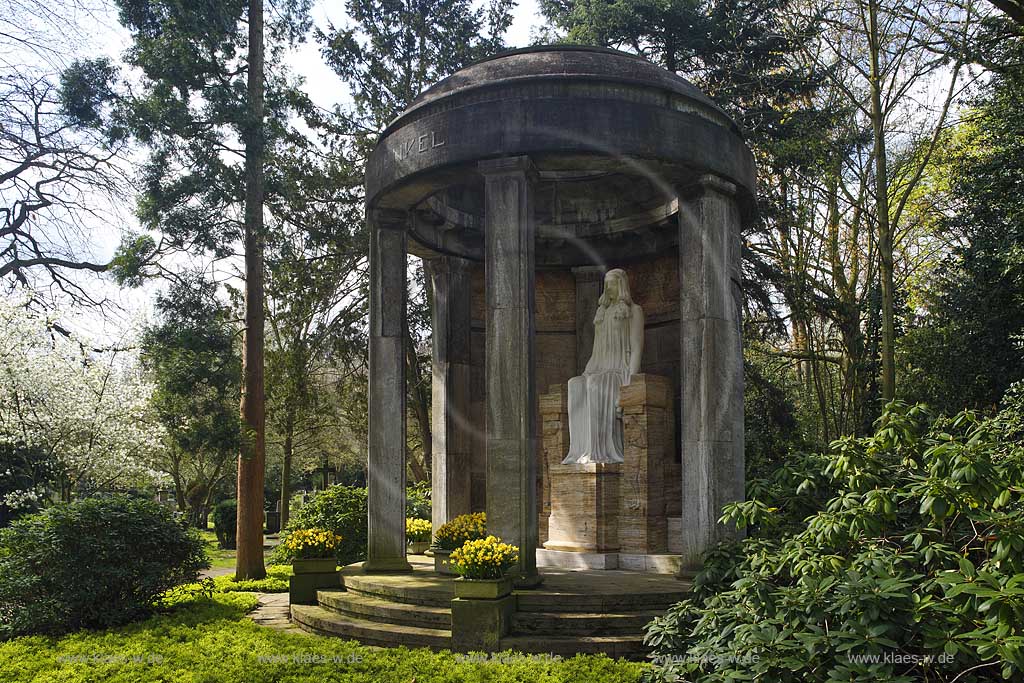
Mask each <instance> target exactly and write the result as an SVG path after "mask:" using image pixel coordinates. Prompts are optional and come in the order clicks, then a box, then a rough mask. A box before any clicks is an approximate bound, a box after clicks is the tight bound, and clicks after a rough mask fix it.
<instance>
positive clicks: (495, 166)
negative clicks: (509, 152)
mask: <svg viewBox="0 0 1024 683" xmlns="http://www.w3.org/2000/svg"><path fill="white" fill-rule="evenodd" d="M476 170H477V171H479V172H480V173H481V174H483V175H485V176H488V175H514V174H520V173H521V174H524V175H526V177H527V178H528V179H530V180H532V181H536V180H537V178H538V173H537V167H536V166H534V165H533V161H532V160H531V159H530V157H528V156H518V157H499V158H497V159H485V160H483V161H480V162H477V165H476Z"/></svg>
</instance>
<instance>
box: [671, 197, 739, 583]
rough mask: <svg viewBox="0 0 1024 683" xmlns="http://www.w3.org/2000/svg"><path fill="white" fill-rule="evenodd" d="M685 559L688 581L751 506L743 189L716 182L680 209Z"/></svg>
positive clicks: (682, 504)
mask: <svg viewBox="0 0 1024 683" xmlns="http://www.w3.org/2000/svg"><path fill="white" fill-rule="evenodd" d="M679 233H680V238H679V239H680V274H681V277H682V285H683V287H682V297H681V299H680V346H681V352H680V353H681V357H682V371H681V396H680V411H681V423H680V425H681V430H682V434H681V441H682V468H681V469H682V471H681V479H682V484H681V491H680V499H681V516H682V520H683V524H682V529H681V532H682V538H681V548H680V550H681V554H682V569H681V572H682V573H683V574H686V575H689V574H692V573H693V572H695V571H697V570H698V569H699V568H700V565H701V558H702V555H703V553H704V552H705V551H706V550H707V549H708V548H709V547H710V546H711V545H713V544H714V543H716V542H718V541H719V540H722V539H723V538H726V537H729V536H734V535H738V533H739V532H737V530H735V529H734V528H730V527H726V526H725V525H721V524H718V522H717V520H718V518H719V516H720V514H721V510H722V507H723V506H724V505H725V504H726V503H729V502H733V501H737V500H742V499H743V476H744V475H743V461H744V458H743V352H742V341H741V338H740V325H739V321H740V310H739V299H738V297H737V290H736V285H735V284H734V281H733V278H734V277H735V276H737V274H738V272H739V263H738V259H739V254H740V249H739V246H738V241H739V234H740V211H739V208H738V206H737V203H736V198H735V187H734V186H733V185H732V184H731V183H727V182H724V181H722V180H720V179H718V178H714V177H704V178H702V181H701V185H700V187H699V188H698V190H697V191H696V192H695V193H693V194H691V195H690V199H689V201H687V202H684V203H683V204H681V206H680V214H679Z"/></svg>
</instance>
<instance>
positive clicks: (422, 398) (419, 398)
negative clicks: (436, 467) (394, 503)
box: [405, 328, 434, 481]
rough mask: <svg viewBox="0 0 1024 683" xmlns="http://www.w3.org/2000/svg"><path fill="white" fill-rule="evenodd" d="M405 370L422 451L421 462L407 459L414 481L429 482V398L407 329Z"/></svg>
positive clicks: (430, 455)
mask: <svg viewBox="0 0 1024 683" xmlns="http://www.w3.org/2000/svg"><path fill="white" fill-rule="evenodd" d="M405 368H406V376H407V378H408V379H407V385H408V387H409V394H410V395H409V403H410V407H411V408H412V412H413V416H414V417H415V418H416V426H417V428H418V429H419V433H420V442H421V446H422V449H423V461H422V462H417V461H416V458H415V457H411V458H409V459H408V460H409V467H410V469H411V470H412V474H413V478H414V479H415V480H416V481H430V467H431V463H432V460H433V446H434V443H433V439H432V436H431V426H430V396H429V395H428V393H427V390H426V387H425V386H424V384H423V382H422V381H421V378H420V360H419V356H417V355H416V347H415V345H414V344H413V343H412V335H411V334H410V332H409V330H408V328H406V332H405Z"/></svg>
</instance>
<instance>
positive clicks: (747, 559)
mask: <svg viewBox="0 0 1024 683" xmlns="http://www.w3.org/2000/svg"><path fill="white" fill-rule="evenodd" d="M1018 418H1019V413H1011V412H1004V414H1002V415H1000V416H997V417H995V418H990V419H981V418H979V417H978V416H976V415H974V414H972V413H962V414H960V415H958V416H956V417H955V418H952V419H946V418H940V419H937V420H935V419H932V417H931V416H930V415H929V414H928V412H927V411H926V410H925V409H924V408H922V407H920V406H916V407H908V406H905V405H902V404H899V403H893V404H890V406H889V407H888V409H887V410H886V412H885V413H884V414H883V415H882V417H881V418H879V420H878V422H877V423H876V426H877V430H876V432H875V434H874V435H873V436H869V437H865V438H852V437H849V438H843V439H840V440H838V441H835V442H834V443H833V444H832V448H831V452H830V453H827V454H824V455H822V456H820V458H818V459H815V458H804V459H802V460H801V461H800V462H801V463H802V464H801V465H800V467H807V471H806V474H807V476H806V477H805V478H804V479H803V480H802V481H800V480H799V477H796V476H794V472H789V473H785V474H784V475H783V476H781V477H780V478H779V480H778V481H776V482H775V484H773V485H768V486H763V487H762V492H763V493H765V494H766V495H767V496H768V499H767V500H758V499H756V498H755V499H751V500H748V501H746V502H743V503H738V504H733V505H730V506H728V507H727V508H726V512H725V515H724V516H723V519H726V520H733V521H736V522H738V523H739V524H740V525H748V526H749V525H754V526H755V531H758V532H759V533H760V535H754V536H752V537H750V538H748V539H746V540H745V541H744V542H743V543H742V544H739V545H736V546H731V547H729V546H722V547H719V548H717V549H716V550H715V551H713V552H712V553H710V554H709V556H708V557H707V559H706V562H705V566H704V570H703V571H702V572H701V574H699V575H698V576H697V577H696V581H695V591H694V595H693V597H692V598H691V599H688V600H685V601H683V602H681V603H679V604H678V605H675V606H674V607H673V608H672V609H671V610H670V611H669V612H668V613H667V614H666V615H665V616H664V617H663V618H660V619H656V620H655V621H654V622H652V623H651V624H650V625H649V626H648V631H647V642H648V644H649V645H651V646H653V647H654V650H655V656H656V658H657V659H656V661H660V663H661V666H659V667H658V669H657V670H656V671H655V672H653V673H652V674H650V675H649V678H652V679H656V680H673V681H675V680H686V681H693V682H697V683H708V682H711V681H726V680H766V681H768V680H770V681H780V682H783V683H785V682H789V681H793V682H796V681H822V682H824V681H852V680H879V681H880V680H885V681H908V682H910V681H935V682H945V683H951V682H952V681H953V680H956V681H958V682H959V683H970V682H972V681H973V682H977V681H995V680H1002V679H1019V678H1021V676H1022V672H1024V573H1022V572H1024V552H1022V551H1024V486H1022V484H1024V441H1022V440H1021V438H1020V436H1019V435H1020V429H1019V425H1018V424H1014V423H1013V420H1015V419H1018ZM814 462H817V463H818V464H819V467H818V469H817V470H816V471H815V470H813V469H812V468H811V467H810V466H811V465H812V464H813V463H814ZM800 467H798V468H797V470H799V469H800ZM786 479H789V480H790V481H791V482H792V483H795V484H796V486H794V487H793V488H790V489H789V490H788V491H787V490H784V488H782V487H780V486H778V483H779V482H780V481H784V480H786ZM797 482H799V483H797ZM823 494H828V496H827V499H825V502H824V503H823V504H822V505H821V507H820V508H819V510H818V511H817V512H814V513H812V514H811V515H810V516H808V517H806V518H805V519H803V520H802V521H800V522H799V523H796V524H793V525H792V526H785V525H787V524H792V520H793V519H794V516H795V513H796V511H797V509H796V508H793V507H792V506H793V505H794V503H793V502H792V500H793V499H799V498H809V499H811V500H816V499H820V498H819V496H821V495H823ZM787 506H789V507H788V509H787ZM777 520H781V522H782V523H783V525H784V526H783V527H781V528H778V527H776V528H772V525H773V524H775V522H776V521H777ZM765 532H770V533H768V534H766V533H765Z"/></svg>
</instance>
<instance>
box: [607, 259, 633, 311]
mask: <svg viewBox="0 0 1024 683" xmlns="http://www.w3.org/2000/svg"><path fill="white" fill-rule="evenodd" d="M619 302H621V303H624V304H626V305H627V306H632V305H633V297H631V296H630V294H629V278H628V277H627V276H626V271H624V270H622V269H621V268H613V269H611V270H609V271H608V272H607V273H605V275H604V291H603V292H602V293H601V298H600V299H599V300H598V304H599V305H600V306H602V307H604V306H610V305H611V304H616V303H619Z"/></svg>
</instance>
